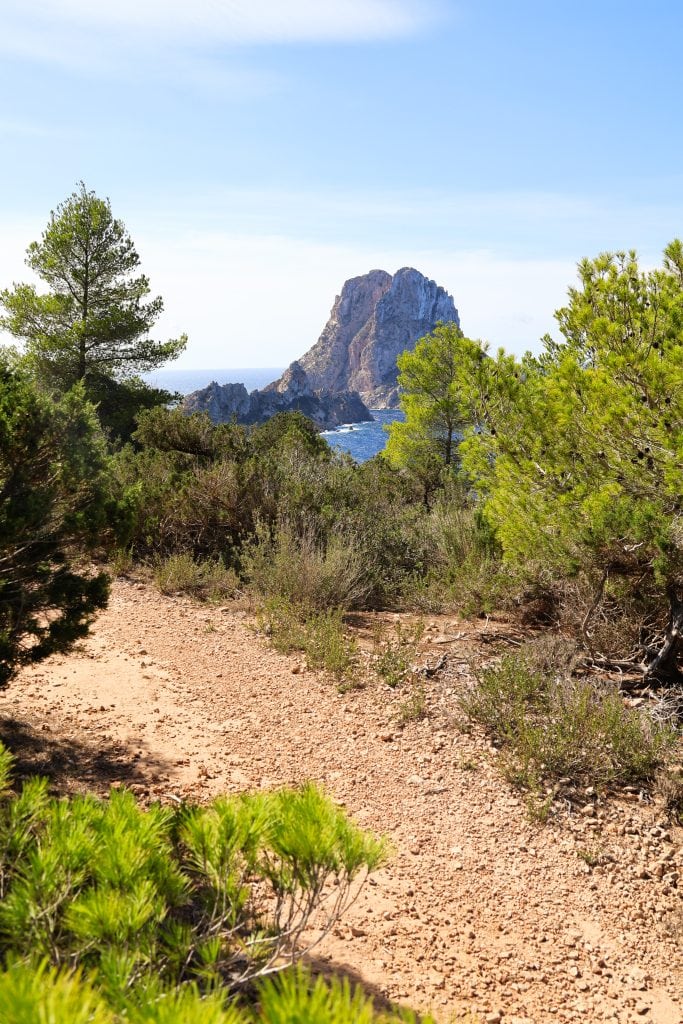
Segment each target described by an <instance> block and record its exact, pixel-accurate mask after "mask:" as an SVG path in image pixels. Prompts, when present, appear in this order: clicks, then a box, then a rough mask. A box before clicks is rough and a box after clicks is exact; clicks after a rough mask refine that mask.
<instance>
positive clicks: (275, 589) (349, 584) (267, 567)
mask: <svg viewBox="0 0 683 1024" xmlns="http://www.w3.org/2000/svg"><path fill="white" fill-rule="evenodd" d="M256 539H257V543H256V544H254V545H253V547H252V548H251V549H250V550H249V551H248V552H247V553H246V554H245V555H244V556H243V565H244V567H245V570H246V572H247V574H248V576H249V579H250V580H251V583H252V586H253V587H254V589H255V590H256V592H257V593H258V594H259V595H261V596H262V597H266V598H268V597H278V598H284V599H285V600H286V601H289V602H291V603H292V604H295V605H297V606H298V607H300V608H302V609H305V611H306V612H313V611H321V610H325V609H329V608H340V607H343V608H353V607H357V606H362V604H363V602H364V599H365V596H366V594H367V590H368V583H367V580H366V576H365V567H364V560H363V551H362V548H361V545H360V543H359V542H358V541H357V540H356V539H355V537H353V536H346V537H344V536H340V535H339V534H337V533H333V532H330V534H329V535H328V538H327V541H326V543H325V542H320V541H319V540H318V539H317V538H316V536H315V534H314V531H313V530H312V529H311V528H308V529H306V528H304V529H303V531H302V532H300V533H297V532H295V530H294V529H293V528H292V526H291V525H290V524H289V523H287V522H281V523H279V524H278V526H277V528H276V530H275V531H274V536H273V535H271V533H270V531H267V530H264V529H263V528H261V529H260V530H259V531H258V532H257V536H256Z"/></svg>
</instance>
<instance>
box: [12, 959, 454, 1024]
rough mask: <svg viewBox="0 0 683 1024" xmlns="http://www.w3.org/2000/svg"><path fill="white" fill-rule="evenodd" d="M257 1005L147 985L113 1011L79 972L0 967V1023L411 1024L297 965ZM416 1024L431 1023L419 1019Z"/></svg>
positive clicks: (271, 982)
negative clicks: (383, 1011) (375, 1007)
mask: <svg viewBox="0 0 683 1024" xmlns="http://www.w3.org/2000/svg"><path fill="white" fill-rule="evenodd" d="M256 1000H257V1005H256V1006H249V1005H245V1004H237V1003H234V1002H232V1003H228V1002H226V999H225V994H224V993H223V992H221V991H215V992H211V993H208V994H207V993H202V992H200V991H199V990H198V989H197V987H196V986H194V985H184V986H183V987H182V988H171V987H169V986H167V985H163V984H160V983H158V982H156V983H155V982H151V983H149V984H148V985H147V986H145V987H144V988H142V989H136V990H135V991H133V992H131V993H130V994H129V995H128V997H127V998H126V999H125V1001H124V1003H123V1005H122V1006H121V1007H118V1008H115V1007H112V1006H111V1004H110V1003H109V1002H108V1001H107V1000H106V998H105V994H104V993H103V992H102V991H101V990H98V988H97V986H96V985H93V984H92V983H90V982H89V981H88V980H86V979H85V978H83V977H82V975H81V974H79V973H78V972H76V973H70V972H67V971H66V970H61V971H58V970H55V969H54V968H49V967H48V966H47V965H46V964H45V963H43V964H41V965H39V966H38V967H30V966H26V965H23V964H13V965H12V966H11V967H10V968H9V969H8V970H5V971H4V972H0V1020H2V1021H6V1022H8V1024H10V1022H11V1024H36V1022H39V1021H40V1022H43V1021H49V1022H50V1024H302V1022H304V1021H305V1022H306V1024H417V1020H418V1018H417V1017H416V1016H415V1014H413V1013H410V1012H409V1011H405V1010H404V1011H402V1012H400V1013H377V1012H376V1011H375V1010H374V1008H373V1005H372V1000H371V999H369V998H368V997H367V996H366V995H364V993H363V992H362V990H361V989H360V987H354V988H352V987H351V985H350V984H349V983H348V981H346V980H339V979H337V978H333V979H332V980H331V981H330V982H326V981H324V980H323V979H322V978H320V977H318V978H316V979H315V980H313V979H312V978H311V976H310V975H309V974H308V973H307V972H306V971H303V970H292V971H287V972H285V973H283V974H282V975H281V976H280V977H279V978H277V979H266V980H265V981H263V982H261V983H260V984H259V986H258V988H257V990H256ZM420 1022H421V1024H434V1022H433V1020H432V1018H431V1017H424V1016H421V1017H420Z"/></svg>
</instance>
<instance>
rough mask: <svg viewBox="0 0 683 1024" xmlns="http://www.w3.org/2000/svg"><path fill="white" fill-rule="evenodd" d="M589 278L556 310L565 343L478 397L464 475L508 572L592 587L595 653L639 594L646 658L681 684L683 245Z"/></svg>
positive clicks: (604, 267)
mask: <svg viewBox="0 0 683 1024" xmlns="http://www.w3.org/2000/svg"><path fill="white" fill-rule="evenodd" d="M579 274H580V278H581V287H580V288H573V289H570V292H569V303H568V305H567V306H566V307H565V308H564V309H561V310H559V311H558V313H557V314H556V316H557V320H558V323H559V327H560V331H561V333H562V335H563V341H561V342H556V341H553V340H552V339H551V338H549V337H548V338H546V339H544V341H545V349H546V350H545V353H544V354H543V355H542V356H541V357H540V358H533V357H531V356H526V357H524V358H523V359H522V360H516V359H514V358H513V357H511V356H506V355H504V354H502V353H499V355H498V357H497V359H495V360H493V359H492V360H487V361H486V363H485V365H484V366H483V369H482V374H481V375H480V377H481V380H480V383H481V386H480V387H479V389H478V391H477V390H476V389H470V392H469V394H470V395H471V396H472V398H473V406H474V411H473V420H474V421H475V422H476V423H477V424H480V425H483V426H480V427H479V428H470V430H469V431H468V434H467V437H466V439H465V441H464V442H463V444H462V446H461V451H462V460H463V465H464V468H465V470H466V471H467V473H468V475H469V478H470V480H471V481H472V482H473V485H474V488H475V491H476V493H477V494H478V495H479V496H480V498H481V501H482V507H483V514H484V516H485V518H486V520H487V522H488V523H489V524H490V525H491V527H492V528H493V530H494V531H495V534H496V537H497V539H498V541H499V542H500V544H501V546H502V549H503V552H504V556H505V558H506V559H507V560H508V561H509V562H511V563H515V564H517V565H520V566H523V567H524V571H525V573H526V574H527V575H528V576H530V577H533V576H535V577H536V578H537V579H540V578H542V577H543V576H545V578H546V579H551V580H553V579H554V580H555V581H557V580H560V579H562V578H570V577H572V576H576V575H578V574H583V576H584V578H585V579H587V580H590V581H591V586H592V589H593V595H594V598H595V601H594V603H593V602H589V609H590V611H589V614H588V615H587V616H586V618H585V621H583V623H582V631H583V638H584V641H585V642H586V643H587V644H588V646H589V647H590V648H591V649H592V650H593V652H594V653H597V654H602V653H603V652H602V651H600V648H599V645H598V644H597V643H596V642H595V639H594V637H593V626H594V625H595V624H596V623H598V622H599V621H600V619H601V617H602V615H603V612H604V610H605V608H609V602H612V604H614V602H615V601H616V603H617V604H619V602H620V600H623V599H624V597H625V598H626V599H627V600H628V599H630V598H634V599H635V601H634V604H633V609H632V610H633V614H634V616H635V632H636V633H637V632H638V630H639V628H643V627H645V624H646V623H648V628H644V633H645V644H644V650H643V649H641V652H640V657H641V658H642V657H643V654H644V655H645V658H646V660H647V661H648V662H650V663H651V664H652V665H653V666H655V667H656V670H657V671H661V672H663V673H664V674H666V673H669V674H670V675H676V669H675V664H676V659H677V657H678V656H679V655H680V644H679V643H677V642H673V637H674V633H673V632H671V630H672V626H673V625H674V624H675V623H671V624H670V625H669V627H668V630H669V635H668V639H667V641H666V643H665V644H663V645H662V644H661V636H660V638H659V639H658V636H657V634H658V631H661V633H662V634H664V633H665V632H667V626H666V618H667V614H669V615H670V616H673V618H674V619H675V618H676V616H678V617H679V618H680V617H681V615H683V611H681V608H680V607H679V606H680V595H681V593H682V592H683V531H682V530H681V514H682V510H681V505H680V495H681V493H683V390H682V389H681V386H680V382H681V379H682V375H683V246H681V243H680V242H674V243H672V244H671V245H670V246H668V247H667V249H666V251H665V257H664V266H663V268H662V269H658V270H653V271H650V272H647V273H643V272H641V271H640V269H639V267H638V263H637V260H636V257H635V254H634V253H629V254H625V253H616V254H609V253H607V254H603V255H601V256H599V257H598V258H597V259H596V260H593V261H589V260H585V261H584V262H582V263H581V264H580V266H579ZM615 580H621V581H622V582H623V583H624V584H625V586H624V587H623V588H622V591H621V597H620V596H618V593H617V591H615V589H614V581H615ZM617 590H618V588H617ZM603 598H604V600H603ZM677 602H678V603H677ZM638 606H639V607H638ZM677 608H678V611H677ZM648 647H651V650H649V649H648ZM630 653H631V652H628V651H626V652H623V653H622V656H625V655H627V654H630ZM660 654H661V656H660Z"/></svg>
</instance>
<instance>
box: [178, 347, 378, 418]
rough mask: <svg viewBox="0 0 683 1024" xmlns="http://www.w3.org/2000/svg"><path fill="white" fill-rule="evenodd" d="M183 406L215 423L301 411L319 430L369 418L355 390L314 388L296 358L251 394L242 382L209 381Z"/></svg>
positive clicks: (187, 399) (187, 411) (184, 408)
mask: <svg viewBox="0 0 683 1024" xmlns="http://www.w3.org/2000/svg"><path fill="white" fill-rule="evenodd" d="M182 408H183V410H184V411H185V412H186V413H188V414H189V413H193V412H206V413H208V414H209V416H210V417H211V419H212V420H213V422H214V423H229V422H230V421H231V420H235V422H237V423H264V422H265V421H266V420H268V419H270V417H271V416H275V414H276V413H278V412H301V413H303V414H304V416H308V417H309V419H311V420H313V422H314V423H315V424H316V426H318V427H319V428H320V429H321V430H330V429H332V428H333V427H338V426H339V425H340V424H342V423H358V422H360V421H361V420H371V419H372V416H371V414H370V412H369V410H368V409H367V407H366V406H365V405H364V404H363V402H362V401H361V399H360V397H359V396H358V394H356V393H355V392H348V391H341V392H330V391H326V390H321V391H314V390H313V389H312V387H311V385H310V382H309V380H308V377H307V375H306V372H305V370H304V369H303V367H302V366H301V364H300V363H298V362H293V363H292V364H291V366H289V367H288V368H287V369H286V370H285V372H284V373H283V375H282V377H280V379H279V380H277V381H273V383H272V384H268V385H267V387H265V388H262V389H261V390H260V391H259V390H256V391H252V392H251V394H249V392H248V391H247V389H246V388H245V386H244V384H217V383H216V382H215V381H212V382H211V384H209V385H208V386H207V387H205V388H201V389H200V390H199V391H194V392H193V393H192V394H191V395H188V396H187V398H186V399H185V401H184V402H183V406H182Z"/></svg>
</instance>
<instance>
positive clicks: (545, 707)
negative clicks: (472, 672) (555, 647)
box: [462, 649, 676, 789]
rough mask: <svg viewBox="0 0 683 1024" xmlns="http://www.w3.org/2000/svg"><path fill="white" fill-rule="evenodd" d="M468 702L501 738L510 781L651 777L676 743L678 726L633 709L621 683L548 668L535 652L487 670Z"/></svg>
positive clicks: (531, 784) (603, 781)
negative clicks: (624, 697)
mask: <svg viewBox="0 0 683 1024" xmlns="http://www.w3.org/2000/svg"><path fill="white" fill-rule="evenodd" d="M462 706H463V709H464V711H465V712H466V714H467V715H468V716H469V717H470V718H472V719H473V720H475V721H477V722H480V723H481V724H482V725H483V726H484V727H485V728H486V729H487V730H488V731H489V732H490V733H491V734H492V735H493V736H494V737H496V739H497V740H498V741H499V742H500V743H501V745H502V747H503V751H502V754H501V764H502V766H503V768H504V771H505V774H506V775H507V777H508V779H509V780H510V781H512V782H514V783H517V784H519V785H521V786H523V787H525V788H530V789H537V788H539V787H540V785H541V783H543V782H548V781H551V780H557V779H560V778H566V777H568V778H570V779H571V780H572V781H573V782H574V783H576V784H579V783H581V784H586V783H589V784H592V785H598V786H602V785H607V784H617V785H618V784H627V783H643V782H648V781H651V780H652V779H653V777H654V775H655V773H656V771H657V769H658V767H659V765H660V764H661V763H662V762H663V761H664V759H665V758H666V756H667V752H668V751H669V750H670V748H671V746H672V745H673V744H674V742H675V735H676V734H675V732H674V730H672V729H671V728H670V727H669V726H667V725H662V724H659V723H657V722H655V721H653V720H652V719H651V718H649V717H647V716H646V715H645V714H643V713H640V712H638V711H636V710H634V709H631V708H628V707H626V706H625V705H624V702H623V700H622V698H621V696H620V695H619V693H618V691H617V689H616V687H614V686H612V685H609V684H600V685H599V686H598V685H596V684H595V683H594V682H591V681H588V680H584V679H576V678H572V677H571V676H570V675H567V674H566V673H565V674H560V675H553V674H552V673H551V672H550V671H548V670H547V669H546V670H545V671H544V670H543V668H542V667H539V665H538V661H537V660H536V663H534V655H533V649H532V651H531V652H530V651H529V650H527V651H524V650H523V651H522V652H520V653H519V654H515V655H508V656H506V657H504V658H503V660H502V661H501V662H500V664H499V665H497V666H495V667H492V668H488V669H485V670H483V671H482V672H480V673H479V675H478V677H477V681H476V683H475V685H474V686H473V688H472V690H471V691H470V692H469V693H468V694H467V695H466V696H465V697H464V698H463V700H462Z"/></svg>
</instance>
